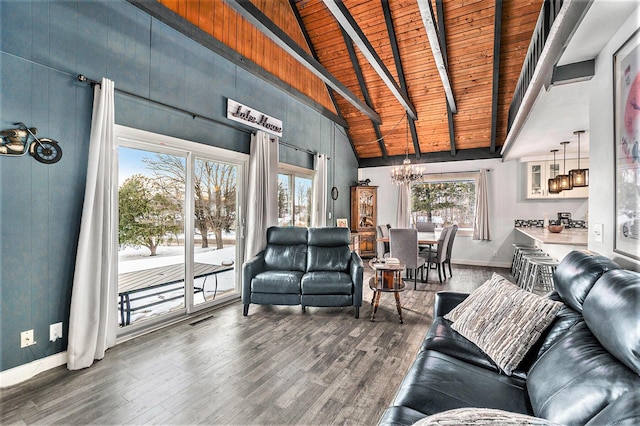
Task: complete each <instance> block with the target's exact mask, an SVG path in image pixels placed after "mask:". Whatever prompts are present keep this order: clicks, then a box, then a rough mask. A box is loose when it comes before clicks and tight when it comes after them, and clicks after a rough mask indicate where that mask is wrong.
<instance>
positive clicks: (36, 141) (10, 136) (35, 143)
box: [0, 122, 62, 164]
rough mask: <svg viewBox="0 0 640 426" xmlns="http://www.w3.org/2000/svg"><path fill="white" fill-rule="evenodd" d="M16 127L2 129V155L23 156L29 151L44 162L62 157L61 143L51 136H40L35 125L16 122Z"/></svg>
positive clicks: (0, 135)
mask: <svg viewBox="0 0 640 426" xmlns="http://www.w3.org/2000/svg"><path fill="white" fill-rule="evenodd" d="M14 124H15V125H16V126H18V127H17V128H15V129H6V130H2V131H0V138H2V141H1V142H0V155H7V156H21V155H24V154H26V153H27V151H28V152H29V154H31V156H32V157H33V158H35V159H36V160H37V161H39V162H41V163H44V164H53V163H57V162H58V161H60V159H61V158H62V149H61V148H60V144H59V143H58V142H57V141H55V140H53V139H49V138H38V137H36V133H38V129H36V128H35V127H27V125H26V124H24V123H22V122H20V123H14Z"/></svg>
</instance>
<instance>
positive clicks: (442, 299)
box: [433, 291, 469, 318]
mask: <svg viewBox="0 0 640 426" xmlns="http://www.w3.org/2000/svg"><path fill="white" fill-rule="evenodd" d="M467 297H469V293H459V292H455V291H439V292H437V293H436V300H435V302H434V304H433V318H437V317H442V316H445V315H446V314H448V313H449V312H450V311H451V310H452V309H453V308H455V307H456V306H458V305H459V304H460V302H462V301H463V300H464V299H466V298H467Z"/></svg>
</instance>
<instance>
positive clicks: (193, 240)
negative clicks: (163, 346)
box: [117, 128, 243, 330]
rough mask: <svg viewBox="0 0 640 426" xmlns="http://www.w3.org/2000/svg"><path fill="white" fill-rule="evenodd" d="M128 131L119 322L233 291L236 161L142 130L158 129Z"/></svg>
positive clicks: (122, 180)
mask: <svg viewBox="0 0 640 426" xmlns="http://www.w3.org/2000/svg"><path fill="white" fill-rule="evenodd" d="M124 129H126V128H124ZM120 130H121V131H122V132H124V133H125V134H126V133H127V131H125V130H123V129H120ZM130 130H131V129H130ZM132 131H133V130H132ZM134 133H135V134H136V135H137V134H138V133H140V134H141V135H142V136H143V137H135V138H131V137H124V136H121V137H119V138H118V226H117V230H118V235H117V240H118V308H117V309H118V318H119V323H120V327H121V330H125V329H127V330H128V329H136V328H137V327H139V326H144V327H146V326H149V325H151V326H154V325H156V324H161V323H163V322H165V321H169V320H175V319H176V318H179V317H181V316H185V315H188V314H190V313H193V312H196V311H198V310H200V309H203V308H206V307H210V306H212V305H215V304H216V303H220V302H222V301H225V300H228V299H230V298H234V297H235V298H237V297H239V294H240V291H239V290H240V286H239V279H238V277H239V267H238V265H239V264H240V265H241V264H242V257H241V256H242V252H241V248H242V247H241V246H242V232H241V229H239V227H238V225H237V224H238V217H239V211H240V208H241V204H240V202H239V201H240V199H241V194H240V192H239V189H240V188H241V187H242V185H241V184H242V180H243V162H242V161H240V159H239V158H237V156H235V157H234V156H233V155H229V156H227V158H225V155H224V152H221V150H217V151H215V152H213V151H214V150H213V149H211V150H212V152H211V153H207V152H206V151H207V150H208V148H210V147H204V146H201V145H197V144H192V143H188V142H184V141H179V140H177V141H175V140H173V139H172V138H164V139H163V142H162V143H161V144H158V143H151V142H153V141H148V140H146V139H145V138H151V139H153V138H156V137H160V136H159V135H153V134H147V132H139V131H134ZM171 142H174V143H171Z"/></svg>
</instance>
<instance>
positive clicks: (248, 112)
mask: <svg viewBox="0 0 640 426" xmlns="http://www.w3.org/2000/svg"><path fill="white" fill-rule="evenodd" d="M227 118H228V119H229V120H233V121H237V122H238V123H243V124H246V125H247V126H251V127H253V128H254V129H258V130H264V131H265V132H267V133H271V134H273V135H276V136H278V137H282V121H281V120H278V119H277V118H273V117H270V116H268V115H266V114H263V113H261V112H260V111H255V110H253V109H251V108H249V107H248V106H246V105H242V104H241V103H239V102H236V101H234V100H233V99H229V98H227Z"/></svg>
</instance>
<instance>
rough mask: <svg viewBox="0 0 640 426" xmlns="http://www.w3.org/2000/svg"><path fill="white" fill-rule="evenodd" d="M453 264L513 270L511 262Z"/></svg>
mask: <svg viewBox="0 0 640 426" xmlns="http://www.w3.org/2000/svg"><path fill="white" fill-rule="evenodd" d="M451 263H453V264H454V265H469V266H487V267H491V268H511V262H509V263H505V262H479V261H475V260H464V261H455V260H452V261H451Z"/></svg>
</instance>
